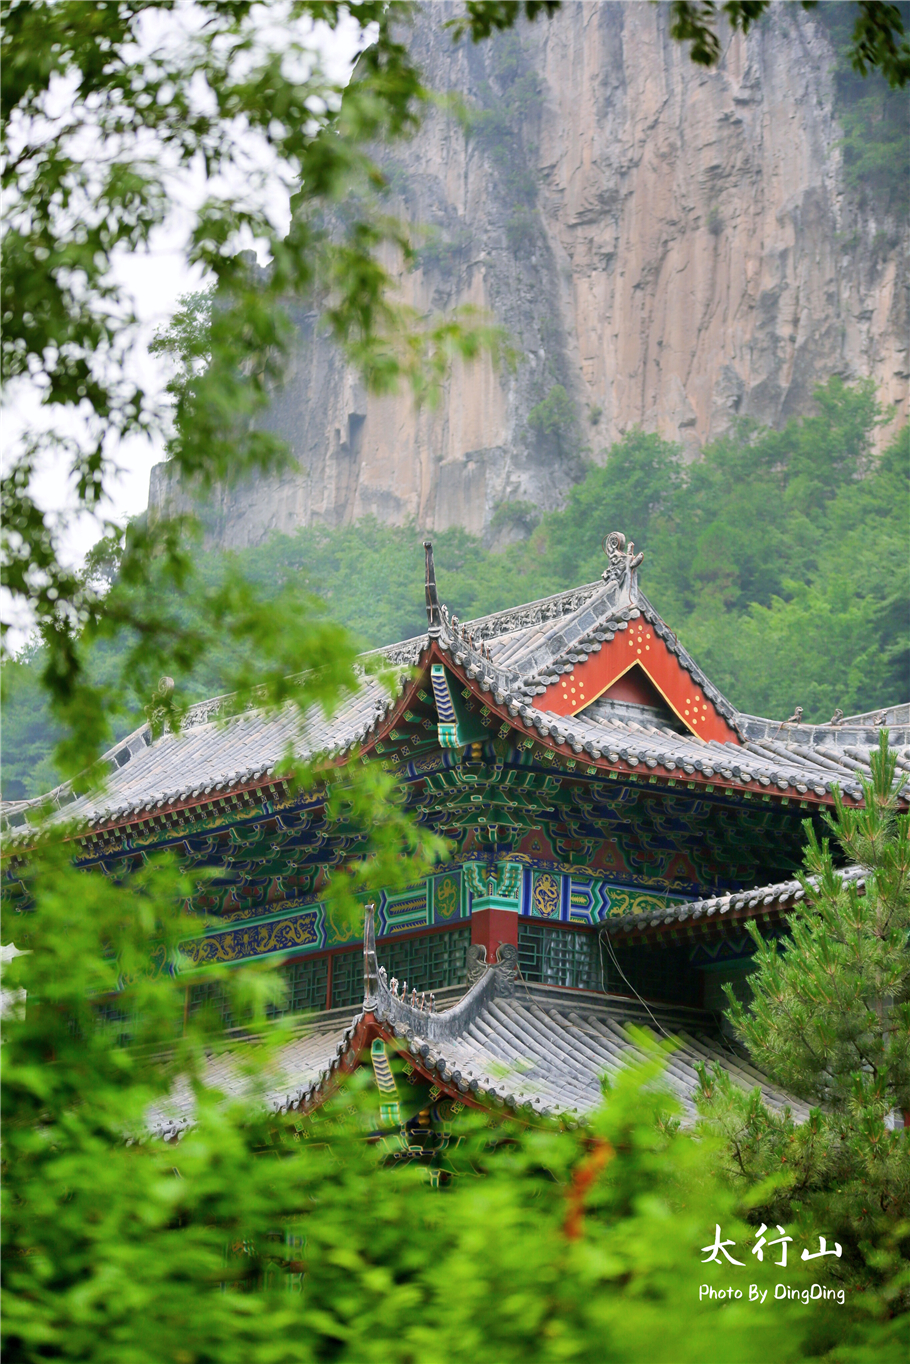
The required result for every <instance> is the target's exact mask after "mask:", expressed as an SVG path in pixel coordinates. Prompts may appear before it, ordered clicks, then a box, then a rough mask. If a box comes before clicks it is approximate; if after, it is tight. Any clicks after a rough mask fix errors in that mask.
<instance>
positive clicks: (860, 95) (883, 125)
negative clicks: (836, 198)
mask: <svg viewBox="0 0 910 1364" xmlns="http://www.w3.org/2000/svg"><path fill="white" fill-rule="evenodd" d="M894 8H895V9H897V11H898V12H899V15H900V19H901V22H902V23H903V24H904V25H905V26H906V24H907V23H908V22H910V5H908V4H900V5H897V6H895V7H894ZM818 13H819V17H820V19H821V21H822V23H823V24H824V25H825V27H826V29H827V30H828V33H829V34H830V37H831V40H832V42H833V43H834V46H835V49H836V51H837V61H836V64H835V68H834V88H835V94H836V101H835V113H836V114H837V117H838V119H839V121H840V123H841V126H842V128H843V132H844V136H843V140H842V142H841V146H842V148H843V157H844V175H845V178H846V181H847V184H848V185H849V186H850V187H851V188H852V189H853V190H854V191H855V192H856V193H857V194H858V195H859V196H860V197H861V199H862V200H864V201H866V202H871V203H873V204H874V205H875V206H876V207H877V208H880V209H882V210H884V211H885V212H889V211H890V212H892V213H895V214H897V215H899V216H905V215H906V212H907V208H908V205H910V188H908V180H907V174H906V161H907V126H908V121H910V89H908V87H907V85H906V84H904V85H903V88H892V87H890V86H887V85H885V84H884V82H882V81H875V82H870V81H866V80H864V78H863V74H862V73H860V72H858V71H857V70H856V68H855V66H854V65H853V64H852V61H851V48H850V42H851V24H852V14H851V11H850V7H849V6H847V5H839V4H823V5H821V6H820V7H819V11H818Z"/></svg>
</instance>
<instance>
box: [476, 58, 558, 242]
mask: <svg viewBox="0 0 910 1364" xmlns="http://www.w3.org/2000/svg"><path fill="white" fill-rule="evenodd" d="M489 63H490V71H491V75H492V77H493V81H494V82H495V85H494V84H491V83H489V82H484V83H483V85H482V86H481V89H480V92H479V93H480V100H481V103H480V107H475V108H468V109H466V110H465V111H464V117H463V123H464V128H465V133H466V135H468V136H469V137H471V138H472V139H473V140H474V142H475V143H476V145H477V146H479V147H481V148H482V149H483V151H484V153H485V154H486V156H487V158H488V160H489V161H490V164H491V166H492V167H493V169H494V171H495V172H496V185H497V190H498V192H499V194H500V196H501V199H502V201H503V203H504V204H505V206H506V207H507V208H508V209H509V210H510V214H509V218H508V220H507V229H506V231H507V237H508V240H509V245H510V246H511V247H512V249H513V250H518V249H519V247H520V246H521V245H523V244H524V243H525V242H529V241H531V240H532V239H533V237H534V236H536V233H537V228H538V224H537V217H536V213H535V212H534V205H535V204H536V202H537V176H536V174H535V170H534V167H533V164H532V163H531V160H530V158H529V156H528V145H527V140H526V139H527V136H528V131H529V129H528V124H529V121H530V120H531V119H532V117H533V115H534V113H535V112H536V110H537V109H538V107H539V105H540V101H541V89H540V78H539V77H538V75H537V73H536V71H534V70H533V69H532V68H531V67H530V66H529V64H528V61H527V58H526V57H525V54H524V51H523V48H522V45H521V39H520V38H519V36H518V35H517V34H516V33H511V32H510V33H505V34H502V35H500V36H498V37H497V38H496V39H495V41H494V42H493V44H492V46H491V49H490V58H489Z"/></svg>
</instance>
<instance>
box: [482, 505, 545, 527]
mask: <svg viewBox="0 0 910 1364" xmlns="http://www.w3.org/2000/svg"><path fill="white" fill-rule="evenodd" d="M539 524H540V511H539V509H538V508H537V507H535V505H534V503H533V502H500V503H499V506H498V507H497V508H496V510H495V511H494V512H493V515H492V516H491V518H490V530H491V531H494V532H495V531H499V530H520V531H523V532H524V533H525V534H526V535H527V534H529V533H530V532H531V531H532V530H533V529H534V527H535V526H537V525H539Z"/></svg>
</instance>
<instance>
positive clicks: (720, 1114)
mask: <svg viewBox="0 0 910 1364" xmlns="http://www.w3.org/2000/svg"><path fill="white" fill-rule="evenodd" d="M896 761H897V760H896V757H895V755H894V753H892V752H889V750H888V747H887V741H886V738H885V736H884V735H882V737H881V741H880V746H879V751H878V753H877V754H876V755H875V756H874V757H873V760H872V777H871V779H865V780H864V781H863V805H862V806H861V807H859V808H855V809H854V808H847V807H846V806H845V805H844V804H843V803H842V802H841V801H840V800H839V799H838V800H837V804H836V806H835V813H834V815H833V816H830V817H829V819H828V823H829V826H830V829H831V832H832V834H833V836H834V839H835V841H836V844H837V845H838V848H839V850H840V852H841V853H843V855H844V856H845V857H846V859H847V864H848V868H862V869H863V879H862V881H858V880H856V879H853V878H852V877H851V876H846V877H844V876H842V875H840V874H839V872H838V870H837V869H836V866H837V863H836V861H835V855H834V852H833V850H832V849H831V847H830V846H829V844H828V842H827V840H825V842H824V843H822V844H819V843H818V841H817V839H816V838H815V836H814V834H813V831H812V828H811V825H810V824H809V823H808V821H807V824H806V829H807V835H808V838H809V846H808V850H807V854H806V875H805V876H804V877H803V878H802V882H803V888H804V891H805V899H804V900H803V901H802V902H801V903H800V904H799V906H798V907H797V908H796V909H795V910H794V911H793V913H792V914H791V916H790V931H791V936H790V937H789V938H788V939H787V940H785V942H784V943H783V946H782V947H781V948H780V950H778V944H777V943H776V942H775V941H774V940H771V941H767V940H764V939H762V938H761V936H760V935H759V934H758V932H757V931H756V930H755V928H754V926H752V925H749V926H748V927H749V929H750V932H751V933H752V936H753V938H754V940H755V943H756V954H755V962H756V969H755V971H754V973H753V974H752V975H751V977H750V984H751V986H752V991H753V998H752V1002H751V1004H750V1005H748V1006H744V1005H743V1004H742V1003H738V1002H737V1001H736V1000H735V999H734V997H733V995H732V993H731V992H730V990H729V987H727V988H728V995H729V998H730V1000H731V1006H732V1007H731V1010H730V1018H731V1020H732V1022H733V1024H734V1026H735V1028H736V1031H737V1033H738V1035H739V1037H740V1038H741V1039H742V1041H743V1042H744V1043H745V1044H746V1045H747V1046H748V1048H749V1050H750V1052H751V1054H752V1057H753V1058H754V1060H755V1063H756V1065H758V1066H759V1067H760V1068H761V1069H762V1070H764V1071H765V1072H766V1073H767V1074H769V1075H770V1076H772V1077H773V1078H774V1079H776V1080H777V1081H779V1083H780V1084H781V1085H782V1086H783V1087H784V1088H785V1089H787V1090H789V1091H790V1092H791V1093H793V1094H795V1095H799V1096H800V1097H802V1098H804V1099H807V1100H808V1101H809V1102H810V1103H811V1104H812V1105H813V1109H812V1116H811V1119H810V1120H809V1121H808V1122H807V1123H805V1124H804V1125H802V1126H798V1125H796V1124H795V1123H794V1122H793V1121H792V1119H791V1118H790V1116H789V1114H783V1115H781V1114H777V1113H772V1112H770V1111H769V1110H768V1109H767V1108H765V1106H764V1105H763V1104H762V1102H761V1099H760V1096H759V1095H758V1092H757V1091H756V1092H755V1093H754V1094H753V1095H751V1096H745V1095H744V1094H741V1093H740V1092H738V1091H736V1090H735V1089H734V1088H733V1087H732V1086H730V1085H729V1084H728V1083H727V1082H726V1081H725V1079H724V1077H723V1076H722V1075H720V1074H717V1073H713V1074H711V1075H710V1076H707V1075H706V1076H704V1080H703V1084H704V1091H705V1112H706V1113H707V1114H708V1115H709V1116H710V1118H711V1119H712V1120H713V1124H714V1125H719V1126H720V1128H721V1129H722V1130H723V1131H724V1132H725V1134H726V1135H727V1138H728V1142H729V1148H728V1155H727V1164H728V1166H729V1168H730V1170H731V1172H732V1173H733V1174H734V1176H735V1177H736V1178H737V1179H739V1180H740V1181H745V1182H746V1183H747V1184H750V1185H751V1184H755V1183H758V1181H760V1180H761V1179H762V1178H763V1177H764V1176H766V1175H775V1176H777V1177H778V1179H779V1181H780V1182H779V1183H778V1186H777V1191H776V1193H774V1194H773V1195H772V1197H771V1198H770V1200H769V1201H768V1202H767V1203H766V1204H765V1206H764V1207H762V1209H761V1216H762V1218H763V1220H766V1221H768V1222H771V1221H772V1220H774V1221H784V1220H785V1219H786V1220H791V1219H792V1218H796V1219H797V1220H798V1222H799V1223H800V1224H801V1225H802V1226H804V1227H806V1228H807V1229H808V1228H810V1227H815V1228H817V1229H818V1230H822V1229H823V1230H824V1231H825V1233H826V1234H828V1235H829V1244H830V1243H831V1241H833V1240H836V1241H838V1242H839V1243H841V1245H842V1246H843V1251H844V1255H843V1258H842V1259H841V1260H838V1261H830V1262H829V1268H830V1269H831V1270H832V1271H833V1272H838V1271H842V1272H843V1273H844V1274H845V1275H846V1276H847V1278H848V1279H853V1280H854V1281H856V1282H859V1283H863V1284H866V1285H868V1284H869V1283H870V1282H874V1281H876V1280H879V1281H882V1282H884V1283H885V1284H886V1285H887V1288H886V1292H887V1294H889V1295H890V1296H891V1299H892V1303H893V1306H894V1308H895V1310H897V1309H900V1310H902V1311H904V1312H906V1310H907V1307H908V1304H910V1266H908V1259H907V1257H908V1254H910V1142H908V1140H907V1137H908V1133H907V1130H906V1128H904V1127H903V1126H902V1125H898V1126H897V1127H894V1126H893V1125H892V1115H893V1114H895V1112H896V1113H898V1114H900V1113H903V1114H907V1115H908V1116H910V952H908V931H910V841H908V834H910V816H907V815H898V814H897V813H896V803H895V799H894V789H895V774H896ZM901 775H902V776H903V774H901Z"/></svg>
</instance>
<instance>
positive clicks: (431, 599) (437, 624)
mask: <svg viewBox="0 0 910 1364" xmlns="http://www.w3.org/2000/svg"><path fill="white" fill-rule="evenodd" d="M423 547H424V550H425V552H426V568H427V575H426V603H427V633H428V634H429V635H431V636H434V637H436V636H438V635H439V634H440V633H441V632H442V612H441V611H440V609H439V594H438V593H437V591H436V565H435V564H434V563H433V542H432V540H424V542H423Z"/></svg>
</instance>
